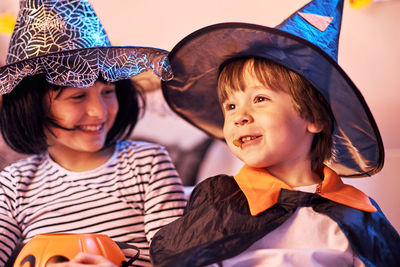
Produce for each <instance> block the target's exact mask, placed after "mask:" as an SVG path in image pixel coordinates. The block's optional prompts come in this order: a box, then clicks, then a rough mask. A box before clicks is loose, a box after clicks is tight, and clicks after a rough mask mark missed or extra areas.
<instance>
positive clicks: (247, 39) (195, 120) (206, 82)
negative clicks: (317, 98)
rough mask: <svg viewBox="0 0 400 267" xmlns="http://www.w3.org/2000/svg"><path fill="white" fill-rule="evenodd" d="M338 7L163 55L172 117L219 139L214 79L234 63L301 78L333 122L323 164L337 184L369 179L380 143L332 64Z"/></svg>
mask: <svg viewBox="0 0 400 267" xmlns="http://www.w3.org/2000/svg"><path fill="white" fill-rule="evenodd" d="M343 4H344V1H343V0H331V1H325V0H314V1H311V2H310V3H308V4H307V5H305V6H304V7H302V8H301V9H299V10H298V11H297V12H295V13H294V14H292V15H291V16H290V17H289V18H288V19H286V20H285V21H284V22H283V23H281V24H280V25H278V26H277V27H275V28H270V27H265V26H261V25H254V24H247V23H221V24H215V25H211V26H208V27H205V28H202V29H200V30H197V31H195V32H193V33H191V34H190V35H188V36H187V37H185V38H184V39H183V40H181V41H180V42H179V43H178V44H177V45H176V46H175V47H174V48H173V49H172V51H171V52H170V54H169V61H170V63H171V66H172V71H173V74H174V78H173V79H172V80H170V81H166V82H163V83H162V89H163V93H164V97H165V99H166V101H167V103H168V104H169V106H170V107H171V109H172V110H173V111H175V112H176V113H177V114H178V115H179V116H181V117H182V118H183V119H185V120H187V121H188V122H189V123H191V124H192V125H194V126H196V127H198V128H199V129H201V130H203V131H205V132H206V133H208V134H209V135H211V136H213V137H216V138H220V139H223V133H222V127H223V119H224V118H223V114H222V111H221V108H220V105H219V103H218V96H217V80H218V75H219V71H220V69H221V66H224V64H225V63H226V62H229V61H231V60H232V59H235V58H242V57H261V58H266V59H269V60H272V61H274V62H276V63H278V64H281V65H283V66H285V67H287V68H289V69H291V70H292V71H294V72H296V73H298V74H299V75H301V76H303V77H304V78H306V79H307V80H308V81H309V82H310V83H311V84H312V85H313V86H314V87H315V88H316V89H317V90H318V91H319V92H320V93H321V94H322V95H323V96H324V98H325V100H326V102H327V103H328V104H329V105H330V108H331V110H332V113H333V116H334V119H335V121H334V129H333V133H332V138H333V147H332V157H331V159H330V160H329V161H327V162H325V164H326V165H328V166H329V167H331V168H332V169H334V170H335V171H336V172H337V173H338V174H340V175H341V176H344V177H362V176H369V175H373V174H375V173H377V172H378V171H379V170H380V169H381V168H382V167H383V162H384V149H383V143H382V139H381V136H380V133H379V130H378V127H377V125H376V123H375V120H374V118H373V116H372V114H371V112H370V110H369V108H368V106H367V104H366V102H365V100H364V98H363V96H362V94H361V93H360V91H359V90H358V89H357V87H356V86H355V85H354V83H353V82H352V81H351V79H350V78H349V77H348V76H347V75H346V73H345V72H344V71H343V70H342V68H341V67H340V66H339V65H338V64H337V57H338V41H339V33H340V27H341V21H342V12H343Z"/></svg>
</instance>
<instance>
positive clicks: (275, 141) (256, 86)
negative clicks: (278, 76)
mask: <svg viewBox="0 0 400 267" xmlns="http://www.w3.org/2000/svg"><path fill="white" fill-rule="evenodd" d="M243 84H244V86H243V88H244V90H243V91H241V90H236V91H233V92H232V93H230V94H229V96H228V98H227V100H226V101H225V102H224V103H222V108H223V111H224V117H225V122H224V136H225V139H226V141H227V143H228V146H229V147H230V149H231V150H232V152H233V153H234V154H235V155H236V156H237V157H238V158H239V159H241V160H242V161H243V162H245V163H246V164H247V165H250V166H252V167H258V168H268V169H275V170H277V171H278V170H281V169H282V168H286V167H288V166H289V165H293V164H298V163H300V162H304V161H307V162H308V164H309V159H308V154H309V150H310V147H311V142H312V139H313V136H314V130H315V129H314V127H313V124H311V123H309V122H306V121H305V120H303V119H302V118H300V116H299V115H298V113H297V111H296V110H295V109H294V107H293V102H292V99H291V96H290V95H289V94H288V93H286V92H285V91H284V90H283V89H279V88H277V89H275V90H272V89H270V88H268V87H267V86H266V85H263V84H262V83H261V82H260V81H258V79H257V78H256V77H255V76H254V75H253V74H251V73H249V72H248V71H246V72H245V77H244V83H243Z"/></svg>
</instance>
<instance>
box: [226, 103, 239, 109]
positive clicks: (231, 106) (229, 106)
mask: <svg viewBox="0 0 400 267" xmlns="http://www.w3.org/2000/svg"><path fill="white" fill-rule="evenodd" d="M235 108H236V106H235V104H226V105H225V109H226V110H233V109H235Z"/></svg>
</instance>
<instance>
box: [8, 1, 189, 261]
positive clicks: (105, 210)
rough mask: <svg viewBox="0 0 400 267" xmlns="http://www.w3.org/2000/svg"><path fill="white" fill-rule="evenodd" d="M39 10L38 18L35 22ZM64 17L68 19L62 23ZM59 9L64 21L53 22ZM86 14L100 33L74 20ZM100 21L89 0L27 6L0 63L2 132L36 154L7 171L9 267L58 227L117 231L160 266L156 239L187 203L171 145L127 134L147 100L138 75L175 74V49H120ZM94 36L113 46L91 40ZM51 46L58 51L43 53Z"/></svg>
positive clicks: (143, 257) (20, 147) (113, 233)
mask: <svg viewBox="0 0 400 267" xmlns="http://www.w3.org/2000/svg"><path fill="white" fill-rule="evenodd" d="M49 2H52V3H49ZM43 10H44V11H43ZM41 11H43V16H40V14H38V13H40V12H41ZM66 11H68V12H66ZM30 13H35V16H33V17H30V18H29V19H32V18H33V19H37V20H38V21H36V24H35V23H34V22H32V21H30V22H29V23H28V22H27V21H26V20H27V17H29V16H26V17H25V15H29V14H30ZM63 14H68V16H66V17H65V18H64V20H63V21H60V17H62V16H63ZM52 15H54V16H55V15H57V16H55V17H57V19H56V20H53V21H51V19H52ZM79 16H82V17H81V18H80V19H81V20H83V19H88V18H91V20H90V23H94V24H96V25H97V26H96V27H93V28H94V29H99V32H94V33H89V34H88V33H87V32H88V31H87V29H81V28H79V27H78V26H79V25H80V26H85V27H88V25H87V24H79V25H78V26H77V25H71V24H69V23H75V22H76V21H78V20H77V17H79ZM43 21H46V23H41V22H43ZM30 25H35V27H37V26H38V25H41V26H42V27H43V29H42V31H37V32H35V34H32V33H33V31H36V30H37V29H36V28H35V27H33V26H32V27H31V28H30ZM99 26H101V24H100V22H99V21H98V19H97V17H96V16H95V14H94V11H93V10H92V9H91V7H90V5H89V3H87V2H86V1H68V3H66V2H64V1H47V2H46V3H37V1H33V2H32V3H29V2H26V3H25V6H23V7H22V10H21V12H20V15H19V18H18V21H17V25H16V27H15V30H14V34H13V36H12V40H11V44H10V48H9V54H8V57H7V60H8V63H9V65H7V66H5V67H2V68H0V77H1V79H0V81H1V84H0V86H1V87H0V89H3V92H9V93H8V94H5V95H3V99H2V105H1V109H0V128H1V133H2V135H3V138H4V140H5V141H6V143H7V144H8V145H9V146H10V147H11V148H12V149H13V150H15V151H17V152H19V153H24V154H33V155H32V156H30V157H28V158H26V159H23V160H20V161H18V162H16V163H13V164H11V165H10V166H8V167H6V168H5V169H4V170H3V171H2V172H1V173H0V221H1V224H0V265H3V264H6V263H10V262H11V261H12V260H13V257H14V256H16V254H17V252H18V249H17V246H18V244H24V243H26V242H27V241H29V240H30V239H31V238H32V237H33V236H34V235H36V234H40V233H49V232H52V233H56V232H69V233H102V234H107V235H109V236H110V237H111V238H112V239H113V240H115V241H116V242H120V243H126V244H128V245H133V246H136V247H138V248H139V250H140V255H139V258H138V260H137V261H135V264H138V265H143V266H145V265H150V257H149V242H150V241H151V238H152V236H153V235H154V234H155V232H156V231H157V230H158V229H159V228H161V227H162V226H163V225H165V224H167V223H169V222H171V221H173V220H174V219H176V218H177V217H178V216H180V215H181V213H182V210H183V208H184V206H185V198H184V193H183V188H182V184H181V181H180V179H179V177H178V174H177V172H176V170H175V168H174V165H173V164H172V162H171V159H170V157H169V155H168V153H167V151H166V150H165V149H164V148H163V147H161V146H159V145H156V144H150V143H144V142H134V141H129V140H126V139H127V138H128V137H129V136H130V134H131V132H132V130H133V128H134V126H135V124H136V122H137V119H138V115H139V113H140V103H141V102H142V103H144V102H143V99H142V98H141V95H140V93H139V92H138V91H137V90H136V88H135V86H134V84H133V83H132V82H131V81H130V80H129V78H130V77H132V76H134V75H136V74H138V73H140V72H141V71H143V70H147V69H156V70H157V68H156V67H157V64H159V63H160V62H161V64H160V66H161V67H160V68H159V69H158V71H159V73H160V76H163V75H164V77H165V75H167V76H168V73H167V74H166V73H165V69H163V67H165V66H166V64H165V61H163V60H164V59H165V54H166V53H162V51H160V50H158V49H152V48H134V47H128V48H126V47H125V48H115V47H111V46H110V45H109V41H108V39H107V36H106V35H105V32H104V30H103V28H102V27H99ZM45 31H47V34H46V33H43V32H45ZM54 31H59V32H60V33H62V34H64V35H68V36H69V38H66V39H65V40H67V41H66V42H63V40H64V39H62V38H54V36H59V35H57V34H55V33H54ZM28 33H29V34H28ZM40 34H42V36H41V37H42V38H38V40H44V41H43V42H44V43H43V44H42V45H38V46H37V47H36V46H35V45H37V43H35V42H33V41H32V40H31V41H29V42H26V43H24V44H21V42H23V41H24V40H25V39H26V38H21V36H25V37H27V36H29V38H32V39H34V38H37V35H40ZM85 34H87V35H86V36H85ZM90 34H91V35H92V36H90ZM48 36H52V38H49V39H46V38H47V37H48ZM89 37H93V38H92V39H90V38H89ZM77 38H81V39H85V38H86V39H85V40H76V39H77ZM94 39H95V40H96V41H95V42H98V40H100V41H101V40H103V42H105V43H100V44H99V43H93V42H90V41H93V40H94ZM88 40H89V41H88ZM104 40H105V41H104ZM46 41H47V42H46ZM51 42H53V46H54V47H53V48H52V49H57V51H56V52H54V51H52V53H49V51H41V50H43V49H44V47H45V44H46V45H47V46H48V45H49V43H51ZM71 44H73V45H75V46H74V47H72V49H71ZM88 44H90V46H88ZM24 45H25V46H24ZM32 46H34V47H32ZM50 46H51V45H50ZM21 47H24V49H23V51H21ZM38 51H39V53H41V54H40V55H39V56H37V53H36V52H38ZM160 55H161V56H160ZM102 56H103V57H104V58H100V57H102ZM96 58H97V59H98V60H93V59H96ZM116 59H118V62H117V60H116ZM146 60H147V62H146ZM121 61H122V64H120V65H118V64H119V63H121ZM143 62H144V63H143ZM138 64H144V65H139V66H138ZM32 68H33V69H32ZM27 69H28V70H27ZM16 70H17V71H16ZM13 71H14V72H13ZM99 73H100V74H99ZM11 76H12V77H11ZM11 78H12V79H11ZM14 85H15V86H14ZM123 252H124V253H125V255H126V256H127V258H129V257H132V256H134V255H135V254H136V251H135V250H134V249H129V248H126V249H123ZM12 254H14V255H13V256H12ZM82 262H85V260H82Z"/></svg>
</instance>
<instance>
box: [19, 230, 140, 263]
mask: <svg viewBox="0 0 400 267" xmlns="http://www.w3.org/2000/svg"><path fill="white" fill-rule="evenodd" d="M79 252H87V253H91V254H97V255H102V256H104V257H105V258H107V259H108V260H110V261H111V262H113V263H114V264H116V265H117V266H126V265H127V263H126V258H125V256H124V254H123V253H122V251H121V249H120V248H119V247H118V245H117V243H115V242H114V241H113V240H112V239H111V238H110V237H108V236H107V235H102V234H71V233H52V234H39V235H36V236H34V237H33V238H32V239H31V240H30V241H29V242H28V243H26V245H25V246H24V247H23V248H22V250H21V252H20V253H19V254H18V257H17V258H16V260H15V263H14V267H45V266H47V264H49V263H56V262H63V261H69V260H71V259H72V258H74V257H75V256H76V255H77V254H78V253H79ZM135 258H136V257H135Z"/></svg>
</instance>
